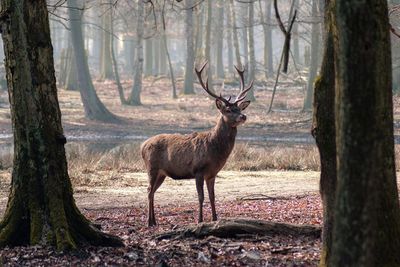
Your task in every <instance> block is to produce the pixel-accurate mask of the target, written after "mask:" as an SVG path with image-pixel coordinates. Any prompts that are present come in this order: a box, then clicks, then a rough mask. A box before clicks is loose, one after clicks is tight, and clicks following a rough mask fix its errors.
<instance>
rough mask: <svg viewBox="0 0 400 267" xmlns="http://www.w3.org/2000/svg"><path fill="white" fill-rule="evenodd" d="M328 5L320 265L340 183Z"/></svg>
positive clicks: (320, 98)
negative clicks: (338, 180) (337, 185)
mask: <svg viewBox="0 0 400 267" xmlns="http://www.w3.org/2000/svg"><path fill="white" fill-rule="evenodd" d="M326 2H327V3H326V5H325V12H324V14H325V16H324V17H325V38H324V40H325V46H324V55H323V60H322V65H321V71H320V76H319V77H318V78H317V80H316V81H315V87H314V107H313V113H314V114H313V127H312V134H313V136H314V138H315V141H316V143H317V146H318V150H319V154H320V162H321V176H320V194H321V199H322V206H323V220H324V221H323V228H322V249H321V261H320V266H327V265H328V262H329V261H330V257H331V251H332V231H333V220H334V210H335V209H334V205H335V193H336V183H337V178H336V176H337V173H336V167H337V164H336V131H335V62H334V47H333V32H332V30H333V29H332V15H333V10H332V5H331V4H330V2H331V1H330V0H326Z"/></svg>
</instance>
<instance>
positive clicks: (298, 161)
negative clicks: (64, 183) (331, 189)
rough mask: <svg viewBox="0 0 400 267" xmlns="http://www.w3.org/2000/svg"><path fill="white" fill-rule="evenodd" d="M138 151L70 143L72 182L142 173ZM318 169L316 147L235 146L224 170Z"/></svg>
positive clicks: (1, 160) (8, 159)
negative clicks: (94, 147)
mask: <svg viewBox="0 0 400 267" xmlns="http://www.w3.org/2000/svg"><path fill="white" fill-rule="evenodd" d="M139 148H140V143H130V144H124V145H120V146H117V147H115V148H113V149H110V150H108V151H105V152H98V151H97V152H94V151H93V150H91V149H90V148H89V147H88V146H87V145H85V144H83V143H69V144H68V145H67V146H66V154H67V160H68V167H69V174H70V177H71V180H72V182H73V183H74V184H75V185H99V184H102V183H103V182H105V181H104V179H105V180H113V179H118V177H121V175H123V174H124V173H133V172H144V171H145V168H144V164H143V161H142V159H141V156H140V153H139ZM395 154H396V166H397V168H396V169H397V171H400V145H396V146H395ZM12 159H13V155H12V153H11V152H10V149H8V150H7V151H6V150H4V149H3V150H2V151H0V169H3V170H4V169H10V168H11V167H12ZM319 165H320V163H319V153H318V150H317V148H316V147H315V146H311V145H307V146H289V147H288V146H284V145H280V146H270V147H255V146H251V145H249V144H247V143H238V144H236V145H235V148H234V150H233V152H232V154H231V156H230V158H229V159H228V161H227V163H226V165H225V167H224V170H225V171H263V170H281V171H288V170H291V171H293V170H295V171H319V170H320V166H319ZM99 173H101V174H102V175H99ZM101 180H103V181H101Z"/></svg>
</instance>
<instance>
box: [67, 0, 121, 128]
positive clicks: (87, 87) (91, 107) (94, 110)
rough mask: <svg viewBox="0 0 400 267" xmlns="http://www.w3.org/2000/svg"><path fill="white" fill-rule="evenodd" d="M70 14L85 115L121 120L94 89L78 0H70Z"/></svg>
mask: <svg viewBox="0 0 400 267" xmlns="http://www.w3.org/2000/svg"><path fill="white" fill-rule="evenodd" d="M67 5H68V7H69V8H68V14H69V18H70V27H71V38H72V47H73V49H74V54H75V61H76V68H77V73H78V81H79V87H80V93H81V99H82V102H83V107H84V109H85V116H86V118H88V119H92V120H99V121H104V122H119V119H118V118H117V117H116V116H115V115H114V114H112V113H111V112H110V111H108V109H107V108H106V107H105V106H104V105H103V103H101V101H100V99H99V98H98V96H97V94H96V91H95V89H94V86H93V83H92V78H91V76H90V72H89V66H88V62H87V57H86V53H85V49H84V47H83V36H82V10H81V8H80V5H78V3H77V1H76V0H68V1H67Z"/></svg>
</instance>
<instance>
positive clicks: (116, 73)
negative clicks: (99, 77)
mask: <svg viewBox="0 0 400 267" xmlns="http://www.w3.org/2000/svg"><path fill="white" fill-rule="evenodd" d="M110 17H111V27H110V36H111V41H110V52H111V53H110V54H111V59H112V66H113V71H114V77H115V83H116V84H117V89H118V95H119V100H120V101H121V104H122V105H126V104H127V103H128V101H127V100H126V99H125V95H124V88H123V87H122V84H121V80H120V78H119V70H118V62H117V57H116V56H115V50H114V20H113V17H114V16H113V10H110Z"/></svg>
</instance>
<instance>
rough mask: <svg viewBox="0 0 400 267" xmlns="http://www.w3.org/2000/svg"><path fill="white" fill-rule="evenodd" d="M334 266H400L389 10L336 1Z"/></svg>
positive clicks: (379, 3)
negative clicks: (336, 163) (336, 161)
mask: <svg viewBox="0 0 400 267" xmlns="http://www.w3.org/2000/svg"><path fill="white" fill-rule="evenodd" d="M334 19H335V23H334V27H335V28H334V32H335V38H334V45H335V53H336V54H335V60H336V61H335V66H337V68H336V81H337V85H336V133H337V154H338V155H337V159H338V184H337V194H336V197H337V200H336V205H335V217H334V227H333V229H334V232H333V236H334V239H333V249H332V257H331V262H330V263H331V265H332V266H367V267H368V266H400V253H399V248H400V209H399V200H398V191H397V185H396V172H395V162H394V137H393V103H392V101H393V100H392V82H391V81H392V75H391V52H390V37H389V21H388V7H387V1H386V0H376V1H361V2H360V1H357V0H351V1H349V0H336V7H335V16H334Z"/></svg>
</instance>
